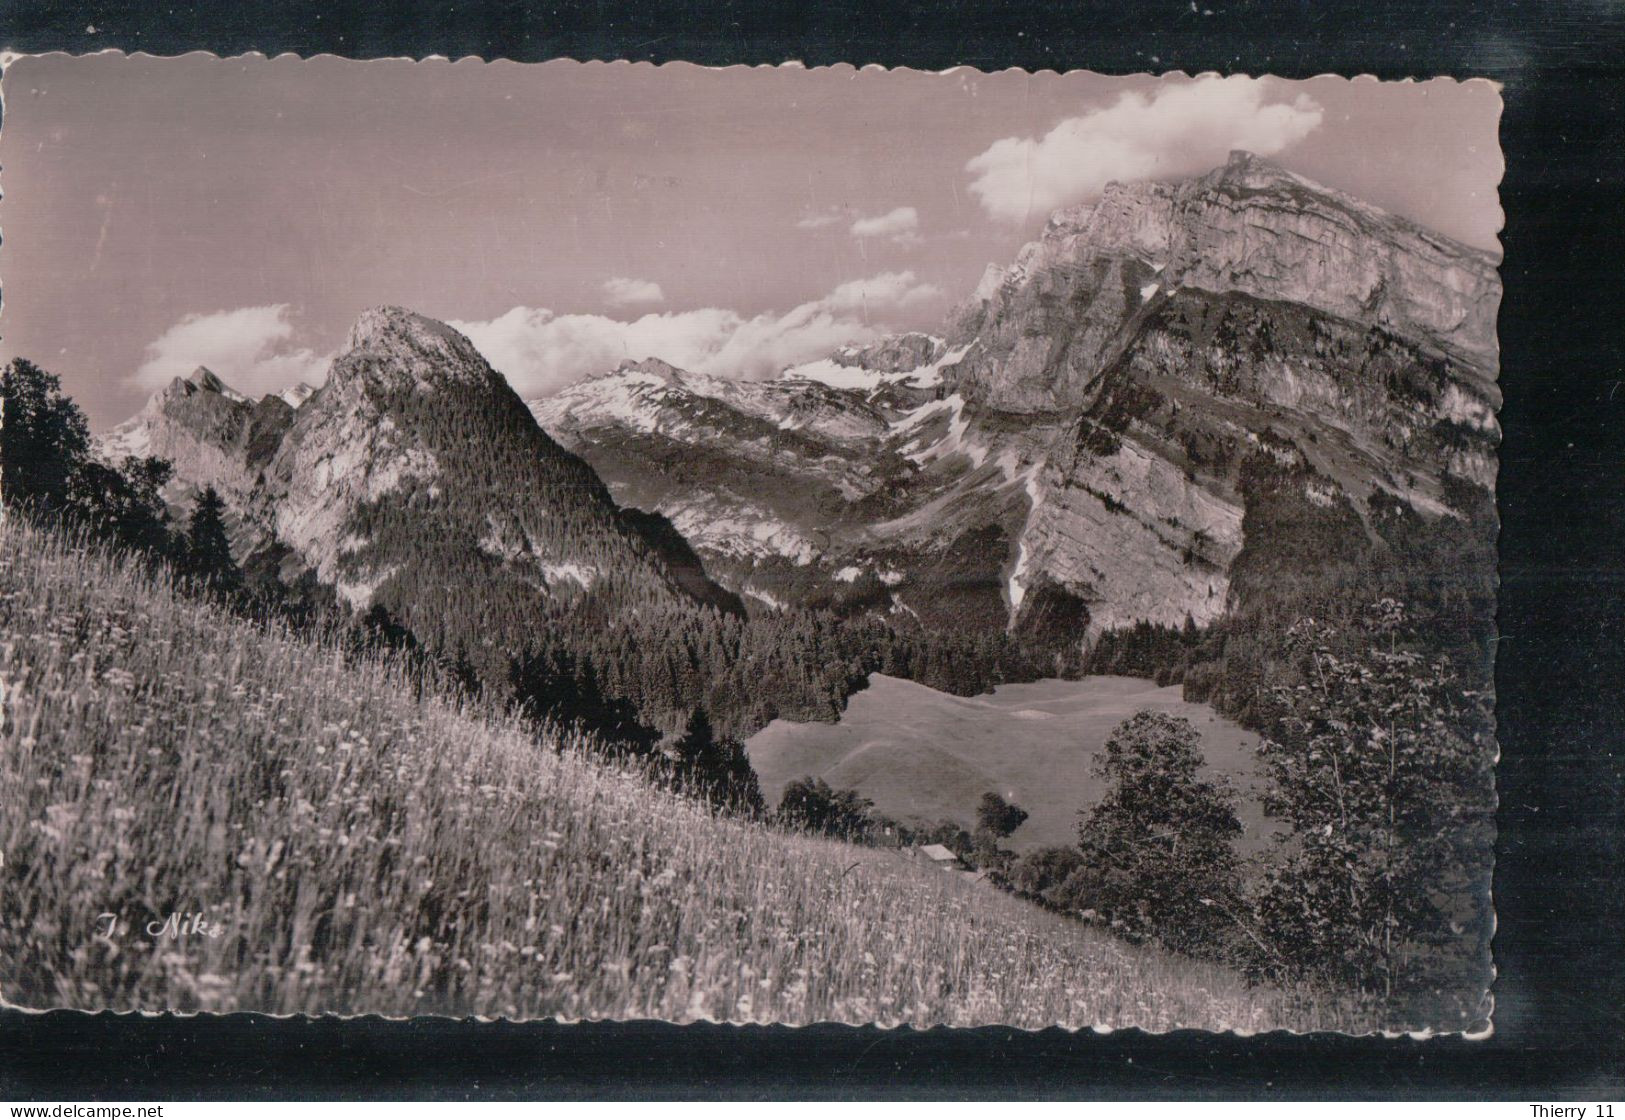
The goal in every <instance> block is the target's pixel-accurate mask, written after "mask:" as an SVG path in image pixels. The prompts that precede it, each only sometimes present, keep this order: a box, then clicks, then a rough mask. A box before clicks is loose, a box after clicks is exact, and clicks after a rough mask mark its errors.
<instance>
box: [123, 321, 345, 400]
mask: <svg viewBox="0 0 1625 1120" xmlns="http://www.w3.org/2000/svg"><path fill="white" fill-rule="evenodd" d="M293 336H294V325H293V322H292V321H291V320H290V319H289V317H288V305H287V304H285V303H273V304H267V305H265V306H263V307H239V308H236V309H234V310H230V311H215V312H212V313H209V314H194V315H187V316H186V317H184V318H183V319H181V320H180V321H179V322H177V323H176V324H175V325H174V326H172V327H170V328H169V329H168V330H166V331H165V332H164V333H163V334H161V335H159V336H158V337H157V338H156V339H154V340H153V341H152V342H149V343H148V344H147V350H146V360H145V361H143V362H142V363H141V366H140V367H139V368H138V369H137V370H136V371H135V373H134V374H133V375H131V378H130V379H131V380H132V381H133V382H134V383H135V384H136V385H138V386H140V387H141V388H143V389H146V390H148V391H149V392H150V391H152V390H156V389H161V388H163V387H164V386H165V385H167V384H169V382H170V381H172V380H173V379H175V378H177V377H186V376H187V375H189V374H190V373H191V372H192V371H193V370H195V369H196V368H197V367H198V366H207V367H208V368H209V369H211V370H213V371H214V372H215V373H216V374H217V375H219V377H220V378H221V380H223V381H225V382H226V384H228V385H230V386H231V387H232V388H234V389H237V390H238V391H240V392H242V393H245V394H247V395H248V396H251V397H257V396H262V395H264V394H266V393H273V392H276V391H277V390H279V389H285V388H287V387H288V386H289V385H292V384H293V383H294V382H296V381H308V382H310V383H312V384H320V383H321V382H322V381H324V380H326V378H327V366H328V363H329V362H330V361H331V360H332V355H330V354H325V355H319V354H317V353H316V352H315V351H313V350H311V349H310V348H308V347H305V346H298V345H295V344H294V341H293Z"/></svg>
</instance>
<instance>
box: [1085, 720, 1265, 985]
mask: <svg viewBox="0 0 1625 1120" xmlns="http://www.w3.org/2000/svg"><path fill="white" fill-rule="evenodd" d="M1201 764H1202V752H1201V736H1200V735H1199V734H1198V733H1197V731H1196V728H1195V727H1193V726H1192V725H1191V723H1190V721H1189V720H1187V719H1183V718H1180V717H1177V716H1170V715H1167V714H1165V713H1162V712H1149V711H1146V712H1139V713H1138V714H1136V715H1133V716H1130V717H1129V718H1128V719H1126V720H1124V721H1123V722H1122V723H1121V724H1119V725H1118V726H1117V728H1116V730H1114V731H1113V732H1112V734H1111V737H1110V738H1109V739H1107V741H1106V749H1105V751H1104V752H1103V753H1102V754H1101V756H1100V758H1099V759H1098V760H1097V761H1096V764H1095V766H1096V772H1097V773H1098V774H1099V775H1100V777H1101V778H1102V779H1103V780H1104V781H1105V783H1106V792H1105V795H1104V796H1103V797H1102V798H1101V800H1100V802H1099V803H1098V804H1097V805H1096V806H1095V807H1094V808H1093V809H1092V810H1090V811H1089V812H1088V814H1087V816H1086V817H1085V818H1084V820H1083V821H1082V823H1081V824H1080V827H1079V830H1078V849H1079V856H1080V862H1081V867H1080V868H1079V869H1078V871H1077V872H1076V873H1075V874H1073V875H1072V876H1071V877H1070V879H1069V881H1068V884H1067V891H1066V895H1067V897H1066V898H1065V900H1064V901H1065V903H1066V904H1067V906H1068V908H1070V909H1077V910H1083V909H1093V910H1095V911H1096V912H1097V913H1099V914H1100V915H1101V917H1102V919H1103V920H1105V921H1108V922H1109V923H1110V924H1111V925H1112V926H1113V927H1114V928H1117V929H1119V930H1120V931H1122V932H1123V933H1124V934H1125V935H1126V936H1129V937H1131V938H1155V939H1157V940H1159V941H1161V942H1163V943H1164V944H1166V945H1169V946H1171V947H1173V948H1176V949H1180V950H1184V951H1192V952H1205V953H1214V952H1217V951H1219V949H1220V948H1221V947H1222V946H1223V945H1226V944H1228V942H1229V940H1230V937H1231V930H1230V929H1229V925H1230V922H1231V918H1230V917H1229V916H1228V915H1227V913H1226V911H1233V909H1234V902H1235V900H1236V899H1237V897H1238V895H1239V893H1240V877H1239V869H1238V861H1237V858H1236V854H1235V850H1234V841H1235V837H1236V835H1237V834H1239V833H1240V832H1241V822H1240V821H1239V820H1237V818H1236V814H1235V809H1234V808H1233V803H1234V798H1233V796H1232V795H1231V793H1230V791H1229V790H1228V789H1227V788H1226V787H1225V786H1224V785H1223V784H1221V783H1219V782H1216V781H1211V780H1207V779H1204V778H1201V777H1199V776H1198V770H1199V769H1200V767H1201Z"/></svg>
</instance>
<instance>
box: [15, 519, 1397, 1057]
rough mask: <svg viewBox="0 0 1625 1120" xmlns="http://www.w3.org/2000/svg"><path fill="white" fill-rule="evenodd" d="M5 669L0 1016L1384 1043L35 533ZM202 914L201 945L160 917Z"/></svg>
mask: <svg viewBox="0 0 1625 1120" xmlns="http://www.w3.org/2000/svg"><path fill="white" fill-rule="evenodd" d="M0 679H3V681H4V687H5V690H6V700H5V716H4V722H3V725H0V847H3V850H4V866H3V870H0V892H3V905H0V994H3V996H4V998H5V1000H6V1001H7V1002H9V1003H12V1004H16V1005H21V1006H26V1007H50V1006H62V1005H67V1006H76V1007H89V1008H96V1007H110V1008H117V1009H129V1008H147V1009H162V1008H177V1009H201V1010H209V1011H229V1010H235V1009H244V1010H260V1011H267V1012H319V1011H332V1012H339V1013H360V1012H379V1013H383V1014H391V1015H404V1014H417V1013H444V1014H454V1015H466V1014H485V1015H496V1016H511V1017H532V1016H562V1017H586V1018H601V1017H602V1018H635V1017H647V1016H659V1017H663V1018H669V1019H676V1020H684V1019H693V1018H700V1017H704V1018H716V1019H734V1020H764V1021H766V1020H774V1021H783V1022H789V1023H805V1022H811V1021H817V1020H824V1019H836V1020H848V1021H871V1020H872V1021H878V1022H882V1023H901V1022H910V1023H916V1024H931V1023H939V1022H945V1023H952V1024H976V1023H995V1022H999V1023H1010V1024H1016V1025H1021V1026H1025V1027H1041V1026H1045V1025H1049V1024H1056V1023H1059V1024H1064V1025H1067V1026H1073V1027H1082V1026H1088V1025H1092V1024H1110V1025H1113V1026H1118V1027H1126V1026H1130V1025H1138V1026H1143V1027H1146V1028H1150V1029H1166V1028H1171V1027H1175V1026H1200V1027H1209V1028H1225V1027H1235V1028H1243V1029H1261V1028H1269V1027H1276V1026H1288V1027H1294V1028H1298V1029H1308V1028H1314V1027H1335V1028H1342V1029H1350V1028H1357V1027H1360V1026H1364V1025H1367V1023H1366V1021H1365V1020H1364V1019H1362V1018H1359V1017H1357V1016H1356V1015H1355V1014H1354V1013H1352V1012H1351V1011H1350V1010H1349V1009H1348V1007H1347V1006H1345V1005H1342V1004H1339V1003H1337V1002H1335V1001H1325V1000H1320V999H1317V998H1316V997H1314V996H1312V995H1309V994H1304V993H1288V992H1283V991H1280V990H1276V989H1270V988H1262V987H1249V986H1247V985H1246V984H1245V983H1243V982H1242V981H1241V980H1240V979H1239V978H1238V977H1237V976H1236V975H1234V974H1232V973H1229V972H1227V971H1225V970H1223V969H1220V968H1216V967H1212V966H1209V965H1205V964H1200V963H1194V962H1191V961H1188V960H1185V959H1183V958H1180V957H1176V956H1171V955H1168V954H1165V953H1161V952H1157V951H1154V950H1151V949H1148V948H1141V947H1134V946H1129V945H1126V944H1123V943H1120V942H1117V941H1115V940H1113V939H1111V938H1109V937H1107V936H1105V935H1103V934H1100V933H1098V932H1095V931H1092V930H1089V929H1087V928H1085V927H1083V926H1082V925H1081V924H1078V923H1074V922H1070V921H1067V920H1065V919H1063V918H1060V917H1058V916H1055V915H1052V914H1048V913H1044V912H1042V911H1039V910H1037V909H1035V908H1033V907H1030V906H1028V905H1027V904H1025V903H1023V902H1021V901H1019V900H1017V899H1015V898H1013V897H1010V896H1007V895H1004V894H1001V893H999V892H997V891H995V890H993V889H991V888H988V887H986V886H983V885H980V884H973V883H969V882H965V881H963V880H962V879H960V878H959V877H957V876H951V875H947V874H944V873H942V872H939V871H936V870H935V869H932V868H929V867H923V866H919V865H917V864H914V863H912V862H910V861H908V860H907V859H906V858H904V857H902V856H900V855H898V854H896V853H888V852H880V851H871V850H864V849H857V848H852V847H848V846H845V845H842V844H838V843H834V842H829V841H822V840H814V839H810V838H805V837H800V836H789V835H785V834H782V833H779V832H776V831H774V830H772V829H769V828H766V827H764V826H761V825H755V824H749V823H745V822H742V821H737V820H731V819H720V818H717V817H714V816H712V815H710V814H709V813H707V812H706V811H705V810H704V809H703V808H702V807H700V806H698V805H697V804H695V803H692V802H688V801H684V800H681V799H678V798H676V797H674V796H671V795H669V794H667V793H664V792H662V791H659V790H657V789H655V788H653V787H652V786H651V785H649V784H648V783H647V782H646V781H645V780H643V778H642V777H641V776H640V775H638V774H636V773H633V772H629V771H623V770H618V769H615V768H612V767H609V766H606V765H604V764H602V763H599V762H597V761H595V760H591V759H589V758H587V757H585V756H583V755H582V754H580V753H577V752H576V751H575V750H574V749H573V748H566V749H563V750H554V749H551V748H549V747H548V746H546V745H544V744H541V743H539V742H538V741H537V740H536V738H535V736H534V733H532V732H531V731H529V730H528V729H527V728H525V727H524V726H522V725H520V724H517V723H514V722H512V721H509V720H507V719H505V718H503V717H501V716H498V715H493V714H491V713H481V712H478V711H472V710H469V709H467V708H465V707H463V706H460V705H459V704H457V703H454V702H451V701H448V700H446V699H443V698H439V697H436V696H433V695H429V696H423V697H419V696H418V695H416V694H415V692H414V690H413V688H412V687H411V684H410V681H409V679H408V676H407V674H406V672H405V671H404V669H403V668H402V667H401V666H399V665H397V664H394V663H392V662H390V661H388V660H384V659H378V660H366V659H363V660H360V661H356V660H355V659H353V658H351V659H348V660H347V659H346V657H345V656H344V655H343V654H341V653H340V652H339V651H338V650H337V648H336V647H331V646H325V645H322V644H313V643H310V642H306V641H302V640H296V639H294V638H292V637H290V636H288V635H286V634H283V633H277V632H265V631H263V630H261V629H258V628H256V627H253V626H250V625H248V624H246V623H244V622H242V621H240V620H237V619H234V618H232V617H230V616H229V615H227V614H225V613H223V612H221V611H219V610H216V609H215V608H213V607H210V606H207V605H203V604H199V603H196V602H193V601H189V600H186V599H184V598H181V597H180V596H178V595H177V594H176V593H175V592H174V591H172V590H171V589H170V587H169V586H168V585H167V584H166V583H164V582H162V581H154V580H152V579H151V578H150V577H148V576H146V575H144V574H143V573H141V572H140V571H139V570H137V569H135V568H134V567H132V566H131V565H130V564H129V563H128V562H125V561H120V560H116V559H110V558H108V557H107V556H105V555H101V554H98V553H95V552H88V551H86V550H84V549H83V548H79V547H75V546H74V545H72V544H71V543H70V542H66V541H64V540H63V539H62V538H59V537H57V536H55V535H53V534H50V533H47V532H43V531H41V530H38V529H36V528H33V527H30V526H27V525H24V524H21V523H19V522H17V521H12V522H11V523H10V524H9V525H7V526H5V527H4V528H3V529H0ZM197 913H201V914H203V915H204V919H205V921H206V922H207V923H208V924H209V926H210V927H211V928H210V929H209V930H208V931H207V932H206V933H198V932H186V931H184V930H183V931H182V936H179V937H171V936H169V935H168V933H166V932H164V931H162V929H161V923H162V922H163V920H164V919H165V918H166V917H167V916H168V915H170V914H179V915H183V916H184V915H190V914H197ZM105 915H112V917H111V918H109V917H106V916H105ZM185 920H186V919H185V918H184V917H183V919H182V921H183V922H184V921H185ZM149 922H153V923H160V926H159V927H155V928H159V930H160V931H159V932H158V933H157V934H156V936H153V935H149V933H148V932H147V924H148V923H149ZM192 924H193V925H195V924H196V923H195V921H194V922H193V923H192ZM208 933H213V934H215V936H209V935H208Z"/></svg>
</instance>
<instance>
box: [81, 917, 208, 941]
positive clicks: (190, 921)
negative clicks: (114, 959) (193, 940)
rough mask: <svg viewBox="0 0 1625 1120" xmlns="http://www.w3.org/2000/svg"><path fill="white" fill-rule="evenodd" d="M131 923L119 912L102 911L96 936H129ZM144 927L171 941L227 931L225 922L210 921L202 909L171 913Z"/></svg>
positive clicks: (97, 918) (112, 938) (150, 934)
mask: <svg viewBox="0 0 1625 1120" xmlns="http://www.w3.org/2000/svg"><path fill="white" fill-rule="evenodd" d="M130 928H131V927H130V923H128V922H125V921H122V920H120V918H119V916H118V915H117V914H113V913H102V914H97V915H96V936H97V937H102V938H106V939H107V940H109V941H112V940H116V939H118V938H120V937H124V936H127V935H128V934H129V932H130ZM142 929H144V930H145V931H146V934H147V936H148V937H152V938H159V937H167V938H168V939H170V940H171V941H179V940H180V939H181V938H183V937H223V936H225V933H226V925H225V923H224V922H213V921H210V920H209V918H208V915H206V914H204V913H202V912H201V911H199V912H196V913H171V914H168V915H166V916H165V917H162V918H155V919H154V920H152V921H150V922H148V923H146V924H145V925H144V926H143V927H142Z"/></svg>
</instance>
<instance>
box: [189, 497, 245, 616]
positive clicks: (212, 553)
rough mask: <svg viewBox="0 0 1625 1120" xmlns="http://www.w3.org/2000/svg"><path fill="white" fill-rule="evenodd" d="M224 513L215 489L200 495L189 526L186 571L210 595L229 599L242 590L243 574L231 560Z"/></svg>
mask: <svg viewBox="0 0 1625 1120" xmlns="http://www.w3.org/2000/svg"><path fill="white" fill-rule="evenodd" d="M225 509H226V503H225V502H224V501H222V500H221V498H220V495H219V494H218V493H217V492H216V491H215V488H214V487H213V486H208V487H205V488H204V490H203V493H201V494H199V495H198V499H197V504H196V505H195V506H194V507H193V508H192V516H191V519H190V520H189V522H188V523H187V529H186V552H185V557H184V570H185V572H186V574H187V575H189V576H190V577H191V578H193V579H195V580H197V581H198V582H199V583H201V584H202V585H203V586H205V587H207V588H209V589H210V590H211V591H214V592H216V593H217V594H220V595H223V596H228V597H229V596H232V595H235V594H236V593H237V592H238V591H240V590H241V589H242V586H243V573H242V571H241V569H239V568H238V567H237V562H236V561H235V560H233V559H232V556H231V540H230V538H229V537H228V536H227V535H226V522H225V516H224V515H225Z"/></svg>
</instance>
